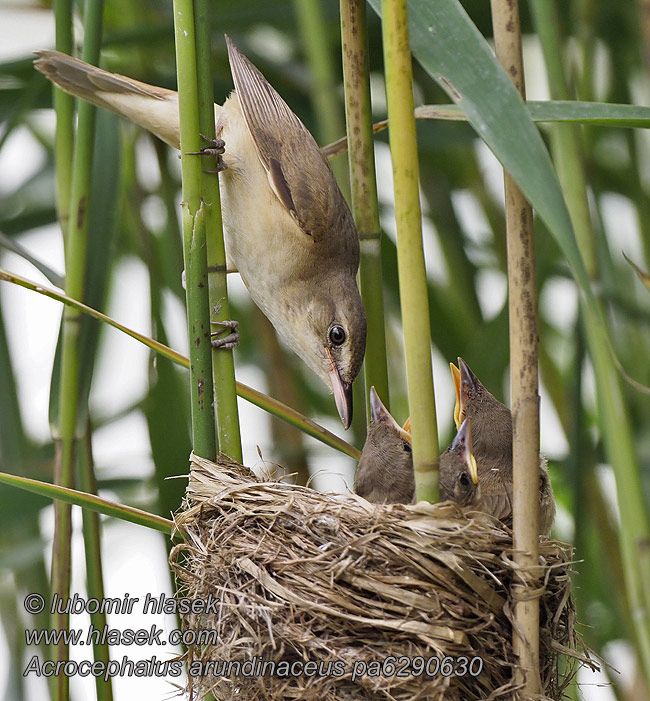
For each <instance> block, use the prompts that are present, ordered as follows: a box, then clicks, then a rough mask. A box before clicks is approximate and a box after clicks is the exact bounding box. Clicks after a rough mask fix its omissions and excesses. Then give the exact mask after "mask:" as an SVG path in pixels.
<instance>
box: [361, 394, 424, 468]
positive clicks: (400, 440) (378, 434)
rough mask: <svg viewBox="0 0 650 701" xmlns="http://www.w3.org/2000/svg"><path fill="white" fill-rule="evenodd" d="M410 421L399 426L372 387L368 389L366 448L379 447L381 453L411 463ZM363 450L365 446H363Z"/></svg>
mask: <svg viewBox="0 0 650 701" xmlns="http://www.w3.org/2000/svg"><path fill="white" fill-rule="evenodd" d="M409 429H410V419H407V420H406V423H405V424H404V426H403V427H402V426H400V425H399V424H398V423H397V421H395V419H394V418H393V416H392V415H391V413H390V412H389V411H388V409H386V407H385V406H384V404H383V402H382V401H381V399H379V395H378V394H377V392H376V391H375V388H374V387H371V388H370V423H369V424H368V435H367V437H366V446H367V445H375V446H380V447H381V449H382V451H384V452H386V453H388V454H389V456H390V457H392V458H395V459H396V460H397V461H399V462H402V461H404V460H406V461H410V462H411V463H412V462H413V456H412V453H411V433H410V430H409ZM364 449H365V446H364Z"/></svg>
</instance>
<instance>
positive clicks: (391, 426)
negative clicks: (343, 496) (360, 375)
mask: <svg viewBox="0 0 650 701" xmlns="http://www.w3.org/2000/svg"><path fill="white" fill-rule="evenodd" d="M354 491H355V492H356V493H357V494H358V495H359V496H362V497H364V499H367V500H368V501H370V502H372V503H373V504H410V503H411V501H412V500H413V495H414V493H415V479H414V476H413V454H412V453H411V436H410V434H409V433H408V432H407V431H405V430H404V429H403V428H401V427H400V425H399V424H398V423H397V421H395V419H394V418H393V417H392V416H391V415H390V413H389V411H388V409H386V407H385V406H384V405H383V404H382V402H381V400H380V399H379V397H378V396H377V392H375V388H374V387H371V388H370V424H369V425H368V434H367V436H366V443H365V445H364V446H363V452H362V453H361V458H360V460H359V465H358V466H357V471H356V474H355V476H354Z"/></svg>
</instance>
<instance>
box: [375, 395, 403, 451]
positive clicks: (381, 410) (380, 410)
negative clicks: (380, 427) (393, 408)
mask: <svg viewBox="0 0 650 701" xmlns="http://www.w3.org/2000/svg"><path fill="white" fill-rule="evenodd" d="M369 394H370V421H371V422H372V423H375V421H380V420H382V419H383V420H384V421H387V422H388V423H389V424H391V425H392V426H393V428H394V429H395V430H396V431H397V433H399V435H400V436H401V437H402V438H403V439H404V440H405V441H408V442H409V443H410V442H411V433H410V431H411V419H410V418H408V419H406V423H405V424H404V427H403V428H402V427H401V426H400V425H399V424H398V423H397V421H395V419H394V418H393V416H392V414H391V413H390V412H389V411H388V409H386V407H385V406H384V404H383V402H382V401H381V399H379V395H378V394H377V392H376V390H375V388H374V387H371V388H370V393H369Z"/></svg>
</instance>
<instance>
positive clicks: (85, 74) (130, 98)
mask: <svg viewBox="0 0 650 701" xmlns="http://www.w3.org/2000/svg"><path fill="white" fill-rule="evenodd" d="M37 53H38V56H39V58H38V59H37V60H36V61H35V63H34V66H35V67H36V69H37V70H39V71H40V72H41V73H43V75H45V76H46V77H47V78H48V79H49V80H51V81H52V82H53V83H54V84H55V85H57V86H58V87H60V88H61V89H63V90H65V91H66V92H68V93H71V94H72V95H74V96H75V97H80V98H82V99H84V100H87V101H88V102H90V103H92V104H93V105H97V106H98V107H103V108H105V109H108V110H110V111H111V112H115V113H116V114H119V115H120V116H122V117H126V118H127V119H130V120H131V121H133V122H135V123H136V124H139V125H140V126H142V127H144V128H145V129H147V130H149V131H150V132H152V133H153V134H155V135H156V136H157V137H159V138H160V139H162V140H163V141H165V142H166V143H168V144H169V145H170V146H173V147H174V148H179V145H180V132H179V121H178V93H176V92H174V91H173V90H167V89H166V88H159V87H155V86H153V85H147V84H146V83H142V82H140V81H139V80H134V79H133V78H127V77H126V76H123V75H119V74H117V73H109V72H108V71H104V70H102V69H101V68H97V67H96V66H91V65H90V64H88V63H85V62H84V61H81V60H80V59H78V58H73V57H72V56H68V55H66V54H63V53H60V52H59V51H39V52H37Z"/></svg>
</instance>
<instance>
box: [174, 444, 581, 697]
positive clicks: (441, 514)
mask: <svg viewBox="0 0 650 701" xmlns="http://www.w3.org/2000/svg"><path fill="white" fill-rule="evenodd" d="M174 520H175V524H176V528H177V529H178V531H179V533H180V534H181V535H182V538H183V542H182V543H180V544H179V545H177V546H176V547H175V548H174V550H173V551H172V553H171V556H170V562H171V564H172V567H173V569H174V571H175V574H176V578H177V582H178V585H179V594H178V595H179V596H181V597H188V598H190V599H202V600H209V597H211V598H212V600H213V601H214V600H215V599H216V600H218V603H217V604H216V606H214V607H213V610H212V611H211V612H209V613H208V614H199V613H188V614H186V615H184V616H183V619H182V624H183V628H184V630H188V631H199V630H209V631H216V636H215V635H213V640H211V641H209V642H208V644H196V645H190V646H189V647H188V652H187V655H186V657H187V664H188V671H189V674H188V678H189V691H190V692H191V697H192V698H201V697H202V696H203V694H204V693H206V692H207V691H209V690H212V691H213V692H214V694H215V697H216V698H218V699H231V698H237V699H244V700H245V701H254V700H256V699H304V700H305V701H309V700H311V699H316V700H318V701H335V700H336V701H340V700H342V699H355V700H356V699H396V700H397V699H400V700H401V699H404V700H406V699H408V700H412V699H443V698H444V699H453V700H455V699H458V700H459V701H461V700H462V701H469V700H470V699H505V698H508V699H512V698H521V696H520V695H518V693H517V689H518V686H517V682H516V681H515V679H514V676H513V670H514V668H515V658H514V655H513V651H512V620H513V615H512V610H513V604H514V599H513V595H512V592H511V588H512V585H513V583H515V582H516V581H518V580H517V567H516V565H515V563H514V562H513V559H512V532H511V531H510V529H509V528H507V527H506V526H504V525H503V524H501V523H500V522H499V521H496V520H495V519H493V518H491V517H490V516H488V515H486V514H482V513H478V512H472V513H469V514H463V513H462V511H461V510H460V509H459V508H458V507H457V506H456V505H455V504H451V503H449V502H446V503H442V504H426V503H420V504H418V505H415V506H410V505H409V506H402V505H391V506H376V505H371V504H368V503H367V502H366V501H365V500H363V499H360V498H358V497H354V496H349V497H341V496H332V495H327V494H323V493H320V492H317V491H315V490H313V489H309V488H306V487H300V486H295V485H290V484H286V483H282V482H277V481H262V480H260V479H258V478H257V477H256V476H255V475H254V474H253V473H252V472H251V471H250V470H248V468H245V467H241V466H240V465H237V464H235V463H232V462H229V461H221V462H220V464H214V463H211V462H209V461H206V460H203V459H201V458H199V457H196V456H194V455H193V456H192V459H191V472H190V477H189V484H188V487H187V491H186V496H185V499H184V503H183V506H182V509H181V510H180V511H179V512H178V513H177V514H176V515H175V519H174ZM572 555H573V550H572V548H571V546H569V545H567V544H565V543H561V542H558V541H555V540H550V539H547V538H542V539H541V542H540V560H541V562H542V563H543V564H544V578H543V593H542V596H541V599H540V601H541V606H540V609H541V613H540V617H541V631H540V647H541V654H540V657H541V665H540V668H541V678H542V683H543V688H544V690H545V692H544V693H545V696H543V697H541V698H547V699H559V698H561V697H562V692H563V689H564V688H565V687H566V685H567V684H568V682H569V679H570V678H571V676H572V675H573V673H574V672H575V669H576V667H577V665H579V664H581V663H586V664H590V665H591V666H593V663H592V662H591V661H590V660H589V658H588V656H587V653H586V651H585V650H584V648H583V646H582V644H581V642H580V640H579V637H578V635H577V633H576V631H575V627H574V626H575V609H574V605H573V601H572V598H571V579H570V573H571V559H572ZM214 638H216V639H214ZM400 658H408V659H400ZM436 658H437V660H436ZM463 658H466V660H467V662H466V663H464V662H463ZM476 658H480V660H481V661H482V664H480V663H479V662H478V661H476ZM562 658H563V659H562ZM445 660H446V664H445ZM472 660H474V662H473V663H472ZM208 661H213V664H216V668H215V667H213V668H212V673H210V671H209V670H208V665H207V664H206V663H207V662H208ZM246 661H248V665H244V666H242V667H240V668H239V669H238V665H237V664H236V663H237V662H238V663H240V664H243V663H244V662H246ZM281 661H284V666H281V665H280V664H279V663H280V662H281ZM308 661H309V662H312V664H311V665H309V666H308V665H306V664H305V663H306V662H308ZM436 662H437V664H436ZM228 663H232V664H231V665H230V669H229V668H228ZM292 663H297V664H296V665H295V666H294V667H293V673H292V670H291V667H290V665H291V664H292ZM364 664H365V667H363V666H362V665H364ZM479 664H480V669H479ZM274 665H275V666H274ZM328 665H329V666H328ZM427 665H428V672H429V674H428V675H427ZM464 665H465V666H464ZM470 665H471V667H470ZM301 671H303V672H304V673H302V674H301V673H300V672H301ZM364 671H365V673H364ZM418 671H419V674H418ZM463 671H465V673H464V674H463ZM206 672H207V673H206ZM477 672H478V673H477Z"/></svg>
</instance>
